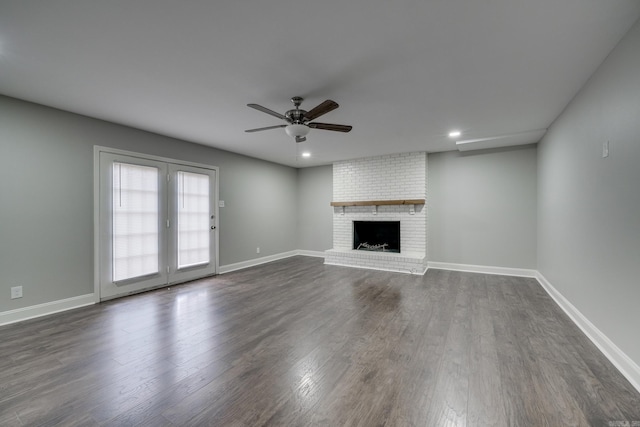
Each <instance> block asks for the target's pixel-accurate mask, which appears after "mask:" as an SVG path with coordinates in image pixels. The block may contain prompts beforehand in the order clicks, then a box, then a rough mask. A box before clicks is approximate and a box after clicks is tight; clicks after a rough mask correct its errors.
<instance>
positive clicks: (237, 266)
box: [218, 251, 298, 274]
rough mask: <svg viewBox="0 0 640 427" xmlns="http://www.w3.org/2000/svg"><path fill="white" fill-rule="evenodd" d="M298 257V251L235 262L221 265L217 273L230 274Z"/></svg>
mask: <svg viewBox="0 0 640 427" xmlns="http://www.w3.org/2000/svg"><path fill="white" fill-rule="evenodd" d="M296 255H298V251H289V252H281V253H279V254H275V255H269V256H264V257H260V258H255V259H250V260H248V261H241V262H236V263H234V264H227V265H221V266H220V268H219V270H218V273H219V274H224V273H230V272H232V271H236V270H242V269H243V268H249V267H254V266H256V265H260V264H266V263H267V262H271V261H277V260H279V259H284V258H289V257H292V256H296Z"/></svg>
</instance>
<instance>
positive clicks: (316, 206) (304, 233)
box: [298, 166, 333, 251]
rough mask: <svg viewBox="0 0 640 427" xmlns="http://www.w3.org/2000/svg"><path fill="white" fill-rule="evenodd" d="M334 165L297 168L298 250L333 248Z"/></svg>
mask: <svg viewBox="0 0 640 427" xmlns="http://www.w3.org/2000/svg"><path fill="white" fill-rule="evenodd" d="M332 196H333V167H332V166H318V167H313V168H305V169H298V249H303V250H308V251H326V250H327V249H331V248H332V247H333V241H332V240H333V208H332V207H331V205H330V203H331V200H332Z"/></svg>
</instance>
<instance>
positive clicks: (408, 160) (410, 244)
mask: <svg viewBox="0 0 640 427" xmlns="http://www.w3.org/2000/svg"><path fill="white" fill-rule="evenodd" d="M426 198H427V154H426V153H407V154H393V155H389V156H381V157H371V158H365V159H357V160H346V161H341V162H336V163H334V164H333V204H334V205H336V204H340V205H346V206H334V208H333V248H332V249H329V250H328V251H326V252H325V264H333V265H344V266H350V267H362V268H372V269H379V270H389V271H399V272H404V273H412V274H424V272H425V270H426V267H427V208H426V205H425V204H424V201H425V200H426ZM388 203H391V204H388ZM362 204H364V206H362ZM354 221H400V253H391V252H374V251H363V250H354V249H353V222H354Z"/></svg>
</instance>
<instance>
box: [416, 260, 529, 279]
mask: <svg viewBox="0 0 640 427" xmlns="http://www.w3.org/2000/svg"><path fill="white" fill-rule="evenodd" d="M427 265H428V266H429V268H434V269H436V270H453V271H468V272H470V273H485V274H498V275H502V276H518V277H536V274H537V271H536V270H529V269H526V268H509V267H492V266H487V265H471V264H454V263H450V262H437V261H429V262H428V264H427Z"/></svg>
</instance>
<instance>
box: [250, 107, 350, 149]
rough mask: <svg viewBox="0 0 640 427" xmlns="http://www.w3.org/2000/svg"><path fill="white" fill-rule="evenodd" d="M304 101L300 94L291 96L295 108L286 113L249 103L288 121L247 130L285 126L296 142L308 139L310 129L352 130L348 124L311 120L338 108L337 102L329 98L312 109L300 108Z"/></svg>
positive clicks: (253, 130)
mask: <svg viewBox="0 0 640 427" xmlns="http://www.w3.org/2000/svg"><path fill="white" fill-rule="evenodd" d="M302 101H303V99H302V98H301V97H299V96H294V97H293V98H291V102H293V105H294V106H295V108H294V109H292V110H289V111H287V112H286V113H284V115H283V114H280V113H277V112H275V111H273V110H270V109H268V108H266V107H263V106H262V105H258V104H247V107H251V108H255V109H256V110H258V111H262V112H263V113H267V114H270V115H272V116H274V117H277V118H279V119H282V120H284V121H285V122H287V124H282V125H276V126H267V127H263V128H256V129H247V130H245V132H259V131H262V130H269V129H278V128H285V129H284V130H285V132H286V133H287V135H289V136H291V137H294V138H295V139H296V142H304V141H306V140H307V137H306V136H307V134H308V133H309V130H310V129H323V130H333V131H336V132H349V131H350V130H351V126H348V125H335V124H331V123H318V122H312V121H311V120H314V119H316V118H318V117H320V116H322V115H323V114H327V113H328V112H329V111H333V110H335V109H336V108H338V107H339V105H338V103H337V102H335V101H332V100H330V99H327V100H326V101H324V102H322V103H320V104H319V105H318V106H316V107H314V108H312V109H311V110H310V111H305V110H301V109H300V104H302Z"/></svg>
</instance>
